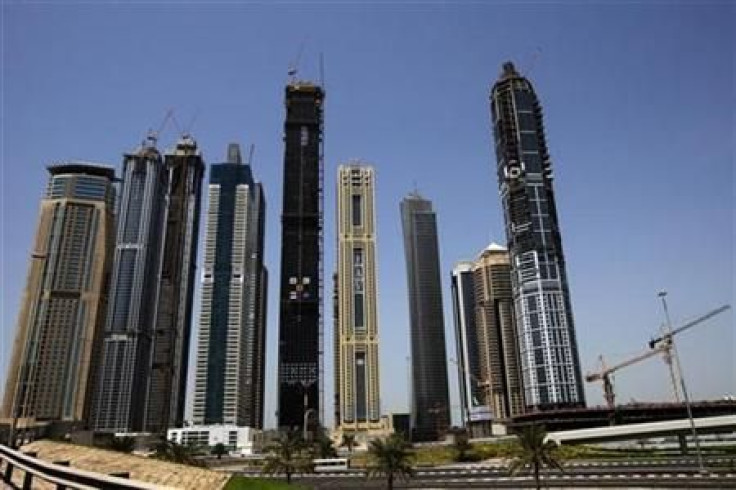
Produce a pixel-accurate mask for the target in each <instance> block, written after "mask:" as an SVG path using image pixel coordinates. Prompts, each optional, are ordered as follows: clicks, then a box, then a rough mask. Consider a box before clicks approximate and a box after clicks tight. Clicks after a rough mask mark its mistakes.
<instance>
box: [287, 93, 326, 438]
mask: <svg viewBox="0 0 736 490" xmlns="http://www.w3.org/2000/svg"><path fill="white" fill-rule="evenodd" d="M285 95H286V101H285V103H286V121H285V123H284V188H283V208H282V214H281V223H282V234H281V288H280V293H279V298H280V305H279V312H280V316H279V367H278V380H279V397H278V426H279V427H281V428H294V427H302V424H304V423H306V421H307V419H308V420H309V421H310V422H312V423H314V422H315V421H321V420H322V408H323V403H322V287H323V283H322V280H323V277H322V276H323V274H322V253H323V252H322V242H323V235H322V229H323V217H322V203H323V196H322V186H323V160H322V148H323V143H322V130H323V127H322V125H323V102H324V98H325V93H324V90H323V89H322V87H320V86H319V85H317V84H314V83H310V82H298V81H292V82H291V83H289V84H288V85H287V86H286V94H285ZM310 417H311V418H310Z"/></svg>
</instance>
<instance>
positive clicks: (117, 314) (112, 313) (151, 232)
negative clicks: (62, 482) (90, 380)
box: [94, 138, 167, 432]
mask: <svg viewBox="0 0 736 490" xmlns="http://www.w3.org/2000/svg"><path fill="white" fill-rule="evenodd" d="M154 145H155V140H154V139H152V138H149V139H148V140H147V142H146V143H144V145H142V146H141V147H140V148H139V149H138V150H137V151H135V152H134V153H131V154H126V155H125V156H124V160H123V184H122V188H121V193H120V194H121V195H120V205H119V206H118V216H117V239H116V245H115V258H114V262H113V270H112V279H111V284H110V302H109V308H108V315H107V321H106V324H105V337H104V343H103V348H102V366H101V370H100V373H99V383H98V387H97V393H96V395H95V409H94V412H95V413H94V428H95V430H98V431H102V432H130V431H141V430H143V426H144V418H145V413H146V407H147V395H148V393H149V392H148V382H149V380H150V372H151V343H152V339H151V337H152V335H153V332H154V331H155V323H156V300H157V298H158V292H159V275H160V273H161V255H162V251H163V239H164V236H163V235H164V228H165V211H166V200H165V199H166V187H167V178H166V177H167V174H166V172H165V169H164V164H163V160H162V158H161V154H160V153H159V152H158V150H157V149H156V148H155V146H154Z"/></svg>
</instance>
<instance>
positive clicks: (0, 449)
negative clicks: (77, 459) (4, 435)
mask: <svg viewBox="0 0 736 490" xmlns="http://www.w3.org/2000/svg"><path fill="white" fill-rule="evenodd" d="M0 461H2V462H4V463H5V469H4V471H3V474H2V475H1V476H2V481H3V482H4V483H5V484H6V485H9V486H10V487H11V488H19V487H18V486H16V485H15V484H14V483H13V471H14V470H15V469H18V470H20V471H22V472H23V485H22V487H20V488H22V489H24V490H26V489H31V488H33V482H34V479H38V480H42V481H45V482H48V483H51V484H52V485H53V484H55V485H56V488H57V490H66V489H82V490H87V489H96V488H104V489H110V490H154V489H160V488H161V487H160V486H158V485H153V484H150V483H144V482H136V481H130V480H128V479H127V478H128V474H127V473H113V474H110V475H103V474H101V473H94V472H92V471H84V470H80V469H77V468H71V467H69V462H68V461H57V462H54V463H50V462H48V461H43V460H40V459H37V458H36V454H35V453H22V452H20V451H16V450H14V449H10V448H9V447H7V446H3V445H0Z"/></svg>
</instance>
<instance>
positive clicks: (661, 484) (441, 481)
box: [259, 458, 736, 490]
mask: <svg viewBox="0 0 736 490" xmlns="http://www.w3.org/2000/svg"><path fill="white" fill-rule="evenodd" d="M708 466H709V472H708V473H706V474H700V473H699V472H698V467H697V464H696V462H695V461H694V460H689V459H676V460H668V461H618V462H600V461H597V462H592V461H591V462H576V463H572V464H567V465H565V472H564V473H561V472H559V471H548V470H545V471H543V472H542V486H543V487H547V488H577V489H580V488H621V489H623V488H626V489H634V488H660V489H662V488H672V489H674V488H722V489H734V488H736V468H733V467H732V460H730V459H726V458H723V459H720V460H719V459H712V460H710V461H709V463H708ZM259 476H261V475H259ZM261 477H262V476H261ZM294 481H295V482H301V483H304V484H306V485H308V486H311V487H313V488H315V489H322V488H331V489H336V488H345V489H357V488H368V489H379V488H385V479H381V478H370V479H369V478H367V477H366V475H365V472H363V471H360V470H354V471H351V472H346V473H319V474H305V475H298V476H296V477H295V478H294ZM396 487H397V488H423V489H424V490H432V489H445V488H448V489H449V488H474V489H475V488H530V487H534V481H533V478H532V477H531V476H530V474H529V472H526V473H522V474H519V475H517V476H510V475H509V473H508V471H507V470H506V469H505V468H504V467H501V466H499V465H495V466H494V465H482V464H472V465H451V466H447V467H442V468H420V469H418V470H417V472H416V475H415V476H414V477H412V478H411V479H409V480H406V481H399V482H397V485H396Z"/></svg>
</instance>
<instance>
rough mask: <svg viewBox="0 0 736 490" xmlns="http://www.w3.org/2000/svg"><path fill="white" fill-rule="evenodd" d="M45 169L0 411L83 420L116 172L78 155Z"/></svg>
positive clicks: (102, 310) (101, 310) (100, 314)
mask: <svg viewBox="0 0 736 490" xmlns="http://www.w3.org/2000/svg"><path fill="white" fill-rule="evenodd" d="M48 171H49V181H48V185H47V187H46V192H45V193H44V196H43V198H42V200H41V211H40V215H39V221H38V227H37V229H36V237H35V241H34V245H33V249H32V252H31V261H30V267H29V271H28V276H27V278H26V287H25V290H24V292H23V298H22V301H21V307H20V313H19V316H18V330H17V333H16V337H15V343H14V346H13V351H12V354H11V359H10V364H9V370H8V377H7V381H6V385H5V396H4V400H3V405H2V415H0V416H2V417H3V418H11V417H17V418H20V419H26V420H29V419H30V420H34V419H35V420H48V421H80V422H82V423H86V422H87V420H88V417H89V414H90V409H91V407H92V400H93V395H94V385H95V382H96V377H95V373H96V369H97V366H98V362H99V354H98V353H99V350H100V347H101V341H102V331H103V329H104V321H105V315H106V312H107V283H108V280H109V274H110V268H111V265H112V252H113V247H114V236H115V235H114V229H115V224H114V205H115V204H114V203H115V188H114V186H113V181H114V178H115V171H114V169H112V168H111V167H107V166H101V165H97V164H87V163H77V162H70V163H63V164H58V165H52V166H50V167H48Z"/></svg>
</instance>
